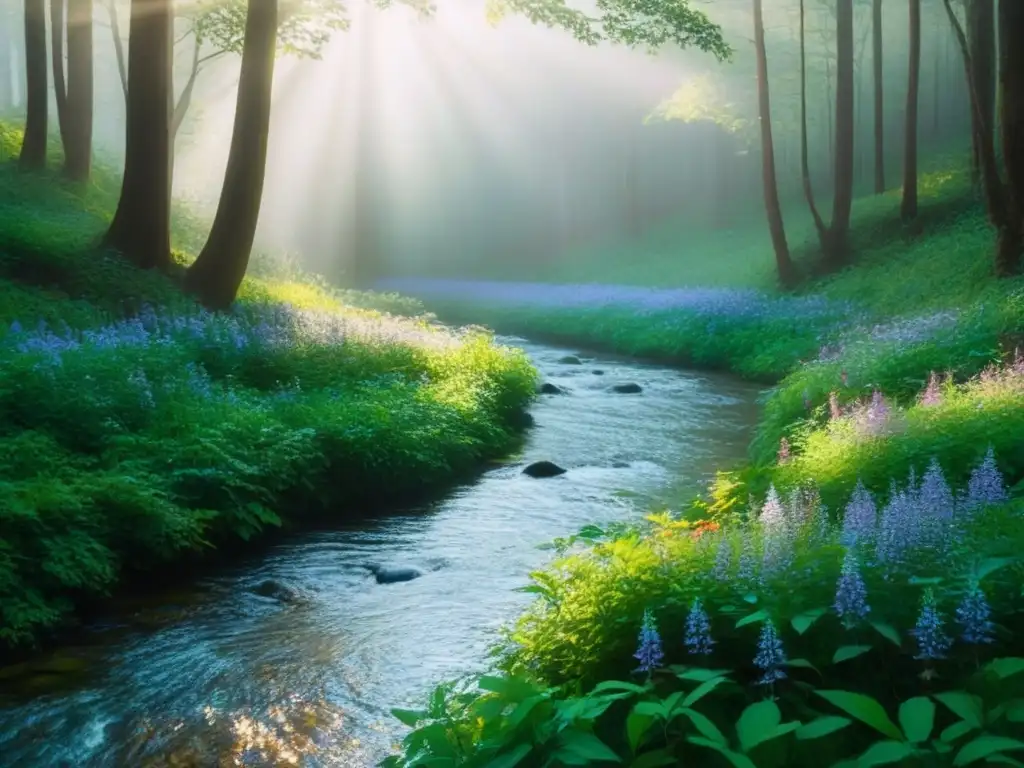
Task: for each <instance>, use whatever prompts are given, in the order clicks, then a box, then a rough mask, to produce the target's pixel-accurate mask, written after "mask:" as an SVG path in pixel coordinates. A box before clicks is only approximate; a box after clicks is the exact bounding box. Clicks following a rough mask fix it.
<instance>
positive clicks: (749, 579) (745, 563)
mask: <svg viewBox="0 0 1024 768" xmlns="http://www.w3.org/2000/svg"><path fill="white" fill-rule="evenodd" d="M736 578H737V579H739V581H741V582H743V583H745V584H748V585H752V584H753V583H754V582H755V581H757V568H756V566H755V564H754V537H753V536H752V535H751V532H750V529H749V528H747V529H744V531H743V544H742V546H741V547H740V562H739V568H738V572H737V574H736Z"/></svg>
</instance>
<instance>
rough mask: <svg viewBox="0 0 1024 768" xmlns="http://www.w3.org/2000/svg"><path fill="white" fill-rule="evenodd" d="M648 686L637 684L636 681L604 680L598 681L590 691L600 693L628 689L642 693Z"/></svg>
mask: <svg viewBox="0 0 1024 768" xmlns="http://www.w3.org/2000/svg"><path fill="white" fill-rule="evenodd" d="M647 688H648V686H646V685H637V684H636V683H624V682H621V681H619V680H605V681H604V682H603V683H598V684H597V685H595V686H594V687H593V689H592V690H591V691H590V692H591V693H602V692H604V691H630V692H631V693H643V692H644V691H646V690H647Z"/></svg>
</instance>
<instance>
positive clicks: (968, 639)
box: [956, 581, 995, 645]
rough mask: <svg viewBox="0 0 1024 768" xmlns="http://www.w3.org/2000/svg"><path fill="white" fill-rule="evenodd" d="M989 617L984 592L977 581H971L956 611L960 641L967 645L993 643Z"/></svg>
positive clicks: (989, 611)
mask: <svg viewBox="0 0 1024 768" xmlns="http://www.w3.org/2000/svg"><path fill="white" fill-rule="evenodd" d="M991 615H992V609H991V608H990V607H989V604H988V599H987V598H986V597H985V592H984V591H983V590H982V588H981V585H980V584H978V582H977V581H973V582H972V583H971V585H970V587H969V588H968V590H967V594H966V595H964V599H963V600H962V601H961V602H960V605H959V606H957V609H956V620H957V622H958V623H959V624H960V628H961V629H962V632H961V634H960V639H961V640H963V641H964V642H965V643H967V644H968V645H984V644H986V643H991V642H993V641H994V640H995V636H994V635H995V625H994V624H993V623H992V622H991V620H990V617H991Z"/></svg>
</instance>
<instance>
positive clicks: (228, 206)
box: [186, 0, 277, 309]
mask: <svg viewBox="0 0 1024 768" xmlns="http://www.w3.org/2000/svg"><path fill="white" fill-rule="evenodd" d="M276 45H277V0H250V1H249V10H248V13H247V14H246V20H245V42H244V44H243V48H242V71H241V76H240V77H239V80H238V100H237V102H236V107H235V124H234V129H233V131H232V135H231V150H230V152H229V153H228V164H227V171H226V172H225V175H224V186H223V188H222V190H221V196H220V202H219V204H218V205H217V215H216V216H215V218H214V221H213V227H212V228H211V230H210V237H209V239H208V240H207V241H206V245H205V246H204V247H203V250H202V252H201V253H200V254H199V258H197V259H196V261H195V263H194V264H193V265H192V266H191V267H190V268H189V270H188V273H187V275H186V287H187V288H188V289H189V290H191V291H192V292H193V293H195V294H196V295H197V296H198V297H199V298H200V300H201V301H202V302H203V304H205V305H206V306H208V307H210V308H213V309H223V308H226V307H228V306H230V304H231V303H232V302H233V301H234V300H235V296H236V294H237V293H238V288H239V286H240V285H241V284H242V279H243V278H244V277H245V271H246V268H247V267H248V266H249V255H250V253H251V252H252V244H253V240H254V239H255V236H256V224H257V222H258V220H259V213H260V202H261V199H262V197H263V181H264V176H265V172H266V161H267V143H268V138H269V135H270V101H271V91H272V87H273V81H274V53H275V48H276Z"/></svg>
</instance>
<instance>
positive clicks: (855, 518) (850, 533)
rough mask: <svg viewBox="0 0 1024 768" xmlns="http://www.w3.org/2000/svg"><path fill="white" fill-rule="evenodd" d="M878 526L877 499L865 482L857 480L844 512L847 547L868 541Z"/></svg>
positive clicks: (843, 537)
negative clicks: (869, 491)
mask: <svg viewBox="0 0 1024 768" xmlns="http://www.w3.org/2000/svg"><path fill="white" fill-rule="evenodd" d="M877 527H878V510H877V508H876V507H875V500H874V499H873V498H872V497H871V494H870V493H868V489H867V488H865V487H864V483H863V482H861V481H860V480H857V485H855V486H854V488H853V495H851V496H850V501H849V503H848V504H847V505H846V509H845V510H844V512H843V532H842V542H843V544H845V545H846V546H847V547H852V546H854V545H855V544H857V543H858V542H861V541H867V540H869V539H871V538H873V537H874V535H875V531H876V529H877Z"/></svg>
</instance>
